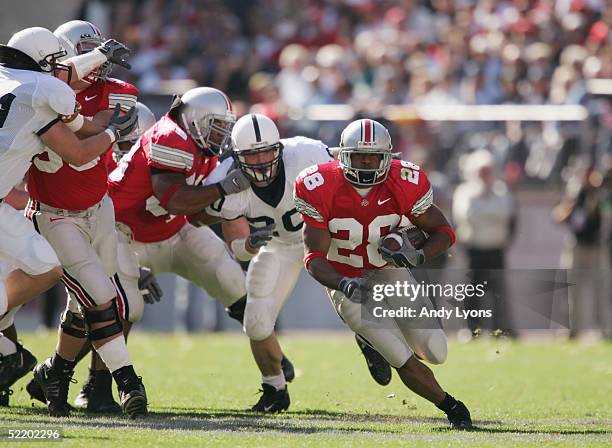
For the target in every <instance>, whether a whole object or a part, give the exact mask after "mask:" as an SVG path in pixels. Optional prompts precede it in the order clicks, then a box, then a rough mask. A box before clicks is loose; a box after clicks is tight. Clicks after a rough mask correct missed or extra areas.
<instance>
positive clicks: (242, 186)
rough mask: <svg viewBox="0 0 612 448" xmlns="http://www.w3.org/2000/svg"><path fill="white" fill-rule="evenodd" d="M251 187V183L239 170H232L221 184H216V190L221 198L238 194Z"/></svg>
mask: <svg viewBox="0 0 612 448" xmlns="http://www.w3.org/2000/svg"><path fill="white" fill-rule="evenodd" d="M250 186H251V182H250V181H249V179H248V178H247V177H246V176H245V175H244V173H243V172H242V170H241V169H238V168H236V169H233V170H231V171H230V172H229V173H227V176H225V178H224V179H223V180H221V182H218V183H217V188H218V189H219V193H221V196H227V195H228V194H235V193H240V192H241V191H244V190H246V189H248V188H249V187H250Z"/></svg>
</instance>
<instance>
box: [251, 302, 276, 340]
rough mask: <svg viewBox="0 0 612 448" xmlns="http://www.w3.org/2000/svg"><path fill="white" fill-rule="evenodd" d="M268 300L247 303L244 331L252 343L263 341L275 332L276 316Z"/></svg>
mask: <svg viewBox="0 0 612 448" xmlns="http://www.w3.org/2000/svg"><path fill="white" fill-rule="evenodd" d="M266 302H267V300H266V299H254V300H249V301H247V305H246V308H245V312H244V331H245V333H246V334H247V336H248V337H249V339H251V340H252V341H263V340H264V339H266V338H268V337H269V336H270V335H271V334H272V333H273V332H274V323H275V320H276V319H275V318H276V316H272V312H271V309H270V307H269V306H268V304H267V303H266Z"/></svg>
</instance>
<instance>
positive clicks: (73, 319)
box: [60, 310, 87, 339]
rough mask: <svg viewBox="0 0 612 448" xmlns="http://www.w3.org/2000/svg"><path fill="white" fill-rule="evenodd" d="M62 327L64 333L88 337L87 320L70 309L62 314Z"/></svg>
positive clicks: (81, 337)
mask: <svg viewBox="0 0 612 448" xmlns="http://www.w3.org/2000/svg"><path fill="white" fill-rule="evenodd" d="M60 328H61V329H62V333H66V334H67V335H70V336H72V337H75V338H79V339H85V338H86V337H87V332H86V331H85V328H86V327H85V321H84V320H83V319H81V318H80V317H79V316H77V315H76V314H74V313H73V312H72V311H70V310H66V311H65V312H64V314H62V321H61V323H60Z"/></svg>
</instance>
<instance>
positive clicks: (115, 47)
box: [97, 39, 132, 70]
mask: <svg viewBox="0 0 612 448" xmlns="http://www.w3.org/2000/svg"><path fill="white" fill-rule="evenodd" d="M97 49H98V50H100V52H101V53H102V54H104V56H106V60H107V61H108V62H112V63H113V64H117V65H120V66H121V67H123V68H127V69H128V70H130V69H131V68H132V66H131V65H130V64H129V63H128V62H127V61H126V59H127V58H128V56H129V55H130V53H131V51H130V49H129V48H128V47H126V46H125V45H123V44H122V43H121V42H118V41H116V40H115V39H109V40H107V41H106V42H104V43H103V44H102V45H100V46H99V47H98V48H97Z"/></svg>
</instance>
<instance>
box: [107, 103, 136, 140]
mask: <svg viewBox="0 0 612 448" xmlns="http://www.w3.org/2000/svg"><path fill="white" fill-rule="evenodd" d="M120 114H121V105H120V104H119V103H117V104H116V105H115V110H114V111H113V116H112V117H111V119H110V122H109V123H108V129H110V130H111V131H113V133H114V134H115V141H117V140H120V139H121V138H122V137H125V136H126V135H128V134H129V133H130V132H132V131H133V130H134V128H135V127H136V126H138V110H137V109H136V106H132V107H130V110H128V111H127V112H126V113H125V115H120Z"/></svg>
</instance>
